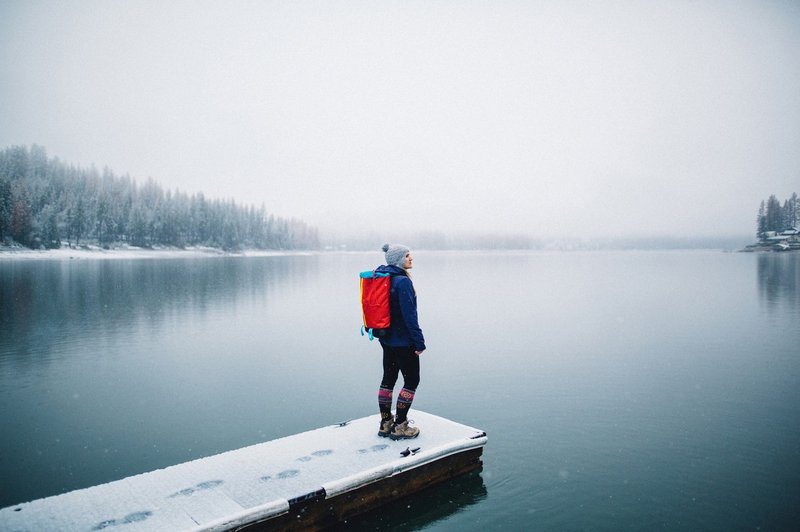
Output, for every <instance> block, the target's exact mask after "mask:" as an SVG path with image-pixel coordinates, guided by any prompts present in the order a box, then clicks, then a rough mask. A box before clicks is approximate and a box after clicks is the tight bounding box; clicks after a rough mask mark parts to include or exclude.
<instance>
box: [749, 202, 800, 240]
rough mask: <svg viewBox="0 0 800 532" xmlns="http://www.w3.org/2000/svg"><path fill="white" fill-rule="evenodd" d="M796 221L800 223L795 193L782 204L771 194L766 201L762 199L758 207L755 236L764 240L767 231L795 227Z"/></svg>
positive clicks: (778, 230)
mask: <svg viewBox="0 0 800 532" xmlns="http://www.w3.org/2000/svg"><path fill="white" fill-rule="evenodd" d="M798 223H800V202H799V201H798V199H797V193H796V192H795V193H793V194H792V197H791V198H789V199H787V200H784V201H783V204H781V202H780V200H778V198H776V197H775V195H774V194H773V195H771V196H770V197H769V199H767V200H766V201H762V202H761V205H760V206H759V208H758V216H757V217H756V226H757V229H756V236H757V237H758V239H759V240H764V239H765V238H766V236H767V233H770V232H776V233H780V232H782V231H786V230H788V229H796V228H797V227H798Z"/></svg>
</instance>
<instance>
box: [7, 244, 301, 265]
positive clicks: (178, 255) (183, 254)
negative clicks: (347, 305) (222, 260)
mask: <svg viewBox="0 0 800 532" xmlns="http://www.w3.org/2000/svg"><path fill="white" fill-rule="evenodd" d="M311 253H314V252H313V251H280V250H245V251H223V250H221V249H218V248H210V247H187V248H183V249H181V248H168V247H157V248H140V247H135V246H120V247H115V248H110V249H104V248H101V247H99V246H92V245H88V246H80V247H77V248H70V247H63V248H58V249H46V250H44V249H43V250H36V249H28V248H24V247H16V246H15V247H10V246H0V261H3V260H85V259H108V260H115V259H116V260H120V259H168V258H175V259H182V258H195V257H197V258H213V257H272V256H276V257H277V256H285V255H309V254H311Z"/></svg>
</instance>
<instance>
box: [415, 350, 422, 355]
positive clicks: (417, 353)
mask: <svg viewBox="0 0 800 532" xmlns="http://www.w3.org/2000/svg"><path fill="white" fill-rule="evenodd" d="M423 352H424V349H423V350H422V351H414V354H416V355H417V356H420V355H421V354H422V353H423Z"/></svg>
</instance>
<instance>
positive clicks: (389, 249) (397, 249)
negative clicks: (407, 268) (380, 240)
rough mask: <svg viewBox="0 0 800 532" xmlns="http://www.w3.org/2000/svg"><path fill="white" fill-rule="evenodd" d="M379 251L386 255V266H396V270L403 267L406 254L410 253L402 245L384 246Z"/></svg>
mask: <svg viewBox="0 0 800 532" xmlns="http://www.w3.org/2000/svg"><path fill="white" fill-rule="evenodd" d="M381 249H383V252H384V253H385V254H386V264H387V265H388V266H397V267H398V268H402V267H403V263H404V262H405V259H406V254H407V253H408V252H409V251H411V250H410V249H408V247H406V246H404V245H403V244H391V245H389V244H384V245H383V248H381Z"/></svg>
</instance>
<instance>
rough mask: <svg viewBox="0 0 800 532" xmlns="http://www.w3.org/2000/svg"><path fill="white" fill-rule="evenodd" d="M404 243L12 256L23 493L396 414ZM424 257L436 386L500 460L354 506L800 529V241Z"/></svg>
mask: <svg viewBox="0 0 800 532" xmlns="http://www.w3.org/2000/svg"><path fill="white" fill-rule="evenodd" d="M381 258H382V257H381V255H380V254H379V253H369V254H315V255H307V256H276V257H249V258H248V257H228V258H207V259H203V258H192V259H152V260H151V259H143V260H37V261H18V260H0V327H1V329H0V331H1V332H0V334H1V336H0V404H1V405H2V407H0V408H2V410H0V426H2V431H1V432H2V433H1V434H0V479H2V480H0V490H1V492H0V507H4V506H9V505H12V504H15V503H18V502H22V501H25V500H30V499H34V498H39V497H44V496H48V495H53V494H57V493H61V492H65V491H69V490H73V489H76V488H82V487H86V486H90V485H94V484H98V483H103V482H108V481H111V480H115V479H119V478H122V477H125V476H129V475H133V474H136V473H141V472H144V471H149V470H153V469H157V468H162V467H166V466H169V465H173V464H177V463H180V462H184V461H187V460H191V459H194V458H198V457H202V456H208V455H211V454H215V453H219V452H222V451H226V450H230V449H236V448H239V447H243V446H246V445H251V444H255V443H258V442H262V441H265V440H270V439H274V438H278V437H282V436H286V435H289V434H294V433H296V432H300V431H305V430H309V429H313V428H317V427H319V426H322V425H326V424H331V423H335V422H338V421H341V420H345V419H350V418H354V417H360V416H364V415H369V414H372V413H374V412H375V411H376V410H377V405H376V403H377V386H378V383H379V381H380V376H381V368H380V347H379V346H378V344H377V342H372V343H370V342H369V341H368V340H366V339H365V338H362V337H361V336H360V335H359V331H358V329H359V326H360V310H359V303H358V281H357V274H358V272H359V271H361V270H365V269H371V268H372V267H374V266H376V265H377V264H378V263H379V261H380V260H381ZM414 264H415V270H414V279H415V285H416V289H417V293H418V297H419V313H420V321H421V325H422V327H423V330H424V332H425V334H426V339H427V344H428V350H427V351H426V352H425V354H424V355H423V359H422V382H421V384H420V387H419V389H418V392H417V395H416V399H415V402H414V407H419V408H420V409H422V410H426V411H428V412H431V413H434V414H438V415H442V416H445V417H448V418H451V419H453V420H456V421H459V422H462V423H465V424H468V425H471V426H474V427H478V428H481V429H484V430H486V431H487V433H488V435H489V443H488V445H487V447H486V448H485V451H484V467H483V471H482V472H481V473H480V474H472V475H468V476H465V477H462V478H460V479H458V480H457V481H454V482H451V483H449V484H446V485H443V486H440V487H436V488H433V489H432V490H430V491H428V492H425V493H424V494H421V495H418V496H414V497H411V498H409V499H407V500H403V501H401V502H398V503H397V504H394V505H392V506H391V507H389V508H386V509H382V510H379V511H375V512H372V513H371V514H368V515H367V516H365V517H364V518H361V519H358V520H356V521H355V522H353V523H350V524H349V526H350V527H351V529H377V530H392V529H397V530H400V529H402V530H406V529H422V530H486V529H489V530H500V529H511V530H523V529H526V530H625V529H630V530H651V529H655V528H662V529H668V530H753V529H759V528H760V529H762V530H790V529H792V530H795V529H796V528H797V526H798V523H800V254H798V253H786V254H777V253H776V254H745V253H721V252H715V251H702V252H699V251H692V252H675V251H671V252H586V253H582V252H581V253H577V252H576V253H545V252H541V253H539V252H534V253H477V252H475V253H455V252H452V253H436V252H425V251H418V252H416V253H415V261H414ZM410 417H412V418H413V410H412V415H411V416H410ZM421 429H422V430H423V431H424V430H425V427H424V426H423V427H421Z"/></svg>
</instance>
